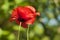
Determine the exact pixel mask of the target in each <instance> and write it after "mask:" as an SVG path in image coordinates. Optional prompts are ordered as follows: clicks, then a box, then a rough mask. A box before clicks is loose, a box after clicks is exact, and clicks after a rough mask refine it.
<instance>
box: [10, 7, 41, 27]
mask: <svg viewBox="0 0 60 40" xmlns="http://www.w3.org/2000/svg"><path fill="white" fill-rule="evenodd" d="M37 15H40V13H39V12H36V10H35V8H34V7H32V6H24V7H23V6H19V7H17V8H15V9H14V10H13V11H12V15H11V18H10V21H14V20H15V21H16V23H17V24H20V23H21V26H22V27H24V28H27V27H28V25H31V24H33V23H34V21H35V19H36V16H37Z"/></svg>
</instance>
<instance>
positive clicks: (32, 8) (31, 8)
mask: <svg viewBox="0 0 60 40" xmlns="http://www.w3.org/2000/svg"><path fill="white" fill-rule="evenodd" d="M25 7H27V8H29V9H30V10H32V11H33V12H35V11H36V10H35V8H34V7H32V6H25Z"/></svg>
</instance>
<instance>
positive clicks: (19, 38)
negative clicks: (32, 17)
mask: <svg viewBox="0 0 60 40" xmlns="http://www.w3.org/2000/svg"><path fill="white" fill-rule="evenodd" d="M20 27H21V22H20V25H19V28H18V39H17V40H20Z"/></svg>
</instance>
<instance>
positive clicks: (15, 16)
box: [10, 9, 18, 21]
mask: <svg viewBox="0 0 60 40" xmlns="http://www.w3.org/2000/svg"><path fill="white" fill-rule="evenodd" d="M17 18H18V15H17V9H14V10H13V11H12V15H11V18H10V21H14V20H16V19H17Z"/></svg>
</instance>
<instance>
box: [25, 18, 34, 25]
mask: <svg viewBox="0 0 60 40" xmlns="http://www.w3.org/2000/svg"><path fill="white" fill-rule="evenodd" d="M34 21H35V18H32V19H30V20H27V21H26V22H25V23H26V24H28V25H30V24H33V23H34Z"/></svg>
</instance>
